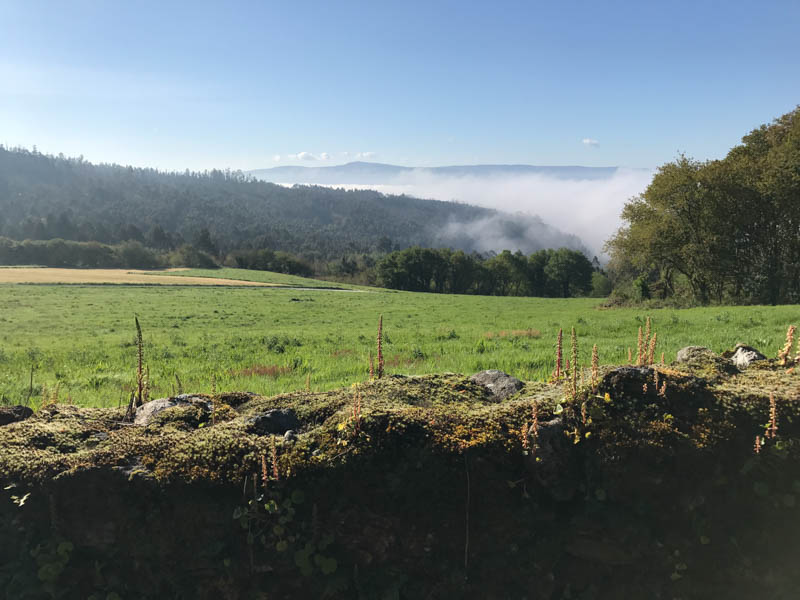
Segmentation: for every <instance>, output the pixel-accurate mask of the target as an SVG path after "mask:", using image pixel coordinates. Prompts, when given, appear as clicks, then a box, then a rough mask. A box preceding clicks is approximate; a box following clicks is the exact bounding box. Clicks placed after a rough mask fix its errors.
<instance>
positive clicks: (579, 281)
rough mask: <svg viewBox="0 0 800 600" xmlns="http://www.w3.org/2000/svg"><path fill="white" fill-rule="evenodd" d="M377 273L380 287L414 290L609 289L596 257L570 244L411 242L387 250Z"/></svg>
mask: <svg viewBox="0 0 800 600" xmlns="http://www.w3.org/2000/svg"><path fill="white" fill-rule="evenodd" d="M376 275H377V281H378V283H379V284H380V285H382V286H384V287H387V288H391V289H398V290H409V291H415V292H436V293H447V294H481V295H494V296H545V297H559V298H569V297H572V296H585V295H589V294H593V295H598V296H605V295H607V294H608V293H609V292H610V291H611V288H610V282H609V280H608V279H607V277H606V276H605V274H604V273H603V272H602V270H601V269H600V264H599V262H598V261H597V259H596V258H595V259H594V261H593V262H592V261H590V260H589V259H588V258H586V256H585V255H584V254H583V253H582V252H578V251H576V250H570V249H569V248H560V249H558V250H539V251H537V252H533V253H531V254H530V255H528V256H526V255H524V254H523V253H522V252H519V251H517V252H511V251H509V250H504V251H503V252H501V253H500V254H497V255H494V256H482V255H480V254H467V253H465V252H463V251H461V250H452V249H449V248H441V249H434V248H420V247H418V246H415V247H412V248H407V249H405V250H398V251H395V252H392V253H390V254H388V255H387V256H386V257H384V258H383V259H382V260H380V261H379V262H378V264H377V266H376Z"/></svg>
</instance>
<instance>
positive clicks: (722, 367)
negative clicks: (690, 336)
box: [675, 346, 739, 375]
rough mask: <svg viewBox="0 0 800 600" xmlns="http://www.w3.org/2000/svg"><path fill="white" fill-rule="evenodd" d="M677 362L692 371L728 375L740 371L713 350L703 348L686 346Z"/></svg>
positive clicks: (679, 353)
mask: <svg viewBox="0 0 800 600" xmlns="http://www.w3.org/2000/svg"><path fill="white" fill-rule="evenodd" d="M675 362H676V363H678V364H683V365H686V366H687V367H689V368H690V369H708V368H709V367H710V368H711V370H713V371H716V372H717V373H727V374H729V375H733V374H735V373H738V372H739V370H738V369H737V368H736V367H735V366H734V364H733V363H732V362H731V361H730V360H729V359H728V358H724V357H722V356H720V355H719V354H717V353H716V352H714V351H713V350H710V349H709V348H705V347H703V346H686V347H685V348H681V349H680V350H678V355H677V356H676V357H675Z"/></svg>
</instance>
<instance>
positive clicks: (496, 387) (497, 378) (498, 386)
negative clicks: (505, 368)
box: [469, 369, 525, 400]
mask: <svg viewBox="0 0 800 600" xmlns="http://www.w3.org/2000/svg"><path fill="white" fill-rule="evenodd" d="M469 380H470V381H471V382H472V383H477V384H479V385H482V386H483V387H485V388H486V389H487V390H489V393H490V394H491V395H492V396H493V397H494V398H495V399H496V400H505V399H506V398H508V397H509V396H513V395H514V394H516V393H517V392H518V391H520V390H521V389H522V388H523V387H525V384H524V383H522V382H521V381H520V380H519V379H517V378H516V377H512V376H511V375H509V374H508V373H503V372H502V371H498V370H497V369H490V370H488V371H481V372H480V373H476V374H475V375H473V376H472V377H470V378H469Z"/></svg>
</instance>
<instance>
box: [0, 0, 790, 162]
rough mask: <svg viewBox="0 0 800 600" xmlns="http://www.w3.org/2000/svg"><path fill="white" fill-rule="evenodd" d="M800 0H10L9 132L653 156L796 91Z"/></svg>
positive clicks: (183, 152) (75, 151)
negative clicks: (65, 0)
mask: <svg viewBox="0 0 800 600" xmlns="http://www.w3.org/2000/svg"><path fill="white" fill-rule="evenodd" d="M798 31H800V2H798V1H797V0H790V1H785V2H784V1H780V0H778V1H774V2H737V1H735V0H729V1H719V2H704V1H697V0H693V1H691V2H683V1H676V2H668V3H667V2H660V3H654V2H641V1H635V2H613V1H607V2H596V1H592V2H568V1H566V2H555V1H553V2H547V3H543V2H532V1H525V2H504V1H492V2H481V3H477V2H468V1H465V0H460V1H458V2H439V1H435V0H427V1H423V2H414V1H403V2H375V1H374V0H372V1H368V2H349V1H347V0H342V1H339V2H330V1H329V0H327V1H324V2H317V1H315V0H302V1H300V0H298V1H296V2H287V1H285V0H283V1H280V2H268V1H260V2H234V1H231V2H226V3H220V2H215V3H210V2H208V3H206V2H199V1H192V2H168V1H159V2H150V1H137V2H122V1H111V0H106V1H100V0H73V1H71V2H69V3H66V2H58V1H47V2H44V1H39V0H2V1H0V143H4V144H6V145H10V146H15V145H22V146H26V147H28V148H30V147H32V146H34V145H36V146H37V148H38V149H39V150H40V151H42V152H47V153H54V154H57V153H64V154H66V155H68V156H78V155H83V156H84V157H85V158H86V159H87V160H90V161H93V162H116V163H120V164H133V165H137V166H151V167H158V168H161V169H168V170H183V169H186V168H188V169H193V170H202V169H210V168H232V169H242V170H248V169H255V168H265V167H270V166H275V165H288V164H301V165H309V166H311V165H314V166H321V165H334V164H341V163H344V162H348V161H351V160H369V161H375V162H386V163H393V164H402V165H409V166H434V165H452V164H487V163H495V164H496V163H517V164H535V165H587V166H623V167H638V168H642V167H643V168H654V167H657V166H658V165H660V164H663V163H664V162H667V161H669V160H672V159H674V158H675V156H676V155H677V154H678V153H679V152H685V153H686V154H688V155H690V156H693V157H695V158H698V159H706V158H716V157H721V156H724V154H725V153H726V152H727V151H728V149H729V148H730V147H731V146H733V145H735V144H736V143H738V141H739V140H740V138H741V136H742V135H744V134H745V133H746V132H748V131H749V130H751V129H753V128H754V127H757V126H759V125H760V124H762V123H766V122H769V121H771V120H772V119H773V118H775V117H777V116H779V115H781V114H784V113H786V112H788V111H790V110H792V109H793V108H794V107H795V106H796V105H797V104H798V103H800V68H799V67H798V62H797V56H798V53H797V46H796V44H797V34H798Z"/></svg>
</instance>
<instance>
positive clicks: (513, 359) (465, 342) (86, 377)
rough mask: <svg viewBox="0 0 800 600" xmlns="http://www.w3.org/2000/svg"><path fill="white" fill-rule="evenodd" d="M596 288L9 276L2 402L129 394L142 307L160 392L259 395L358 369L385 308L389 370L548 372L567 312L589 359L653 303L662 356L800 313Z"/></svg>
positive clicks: (758, 343)
mask: <svg viewBox="0 0 800 600" xmlns="http://www.w3.org/2000/svg"><path fill="white" fill-rule="evenodd" d="M232 271H236V272H232ZM185 273H187V274H191V275H198V272H197V271H185ZM209 273H217V274H218V276H220V277H225V278H229V279H230V278H234V277H235V278H240V279H243V278H261V277H263V278H265V279H266V278H269V277H271V276H273V275H275V274H264V273H262V272H247V271H240V270H232V269H223V270H220V271H210V272H209ZM283 277H286V276H278V277H276V278H275V279H273V280H272V281H269V282H270V283H279V280H281V279H283ZM285 281H286V279H283V281H280V282H281V283H283V282H285ZM312 281H313V280H312ZM314 283H315V285H317V286H327V284H326V282H319V281H316V282H314ZM304 286H305V284H304ZM599 304H600V301H599V300H597V299H588V298H579V299H568V300H560V299H544V298H504V297H487V296H451V295H437V294H419V293H410V292H397V291H389V290H374V291H372V292H365V293H358V292H356V293H354V292H341V291H328V290H309V291H302V290H296V289H285V288H284V289H282V288H278V287H274V288H268V287H261V288H243V287H230V288H223V287H207V286H206V287H202V286H196V287H195V286H141V287H140V286H132V285H125V286H113V285H103V286H90V285H86V286H83V285H69V286H59V285H0V402H2V403H6V404H17V403H23V404H25V403H30V404H31V405H34V406H38V404H39V402H40V401H41V396H42V392H43V389H45V388H47V389H51V390H52V389H54V388H55V387H56V386H58V389H59V390H60V392H59V398H60V400H61V401H67V400H68V399H69V400H71V401H73V402H75V403H77V404H82V405H91V406H117V405H122V406H124V405H125V404H126V403H127V401H128V399H129V398H130V393H131V391H132V390H134V389H135V388H136V329H135V326H134V315H138V317H139V321H140V322H141V325H142V331H143V335H144V361H145V363H146V365H147V366H148V367H149V372H150V382H149V385H150V390H151V391H150V397H151V398H158V397H163V396H168V395H171V394H174V393H176V392H177V380H176V375H177V376H178V377H179V379H180V382H181V384H182V389H183V391H185V392H210V391H211V386H212V377H213V378H214V380H215V384H216V389H217V391H219V392H224V391H252V392H256V393H258V394H265V395H272V394H278V393H282V392H289V391H294V390H301V389H305V387H306V383H307V378H309V379H310V387H311V389H312V390H315V391H322V390H328V389H333V388H337V387H341V386H345V385H348V384H350V383H353V382H356V381H364V380H365V379H367V378H368V373H369V352H370V351H372V352H373V353H374V352H375V336H376V331H377V324H378V317H379V315H383V324H384V335H385V338H384V348H383V352H384V356H385V360H386V372H387V373H388V374H392V373H402V374H423V373H432V372H458V373H465V374H470V373H474V372H477V371H480V370H483V369H490V368H497V369H502V370H504V371H506V372H508V373H511V374H513V375H515V376H517V377H519V378H520V379H523V380H544V379H546V378H547V377H548V376H549V374H550V373H551V372H552V371H553V370H554V367H555V344H556V335H557V333H558V330H559V328H563V329H564V331H565V332H569V330H570V328H571V327H572V326H574V327H575V328H576V331H577V334H578V339H579V342H580V364H581V365H583V366H588V365H589V364H590V361H591V348H592V345H593V344H597V347H598V351H599V359H600V363H601V364H610V363H613V364H625V363H627V362H628V348H632V349H633V354H634V356H635V355H636V336H637V331H638V328H639V327H640V326H643V325H644V323H645V319H646V317H647V316H650V317H652V320H653V328H654V330H655V331H657V332H658V349H657V350H656V356H659V357H660V355H661V352H662V351H664V352H665V353H666V359H667V361H668V362H669V361H671V360H673V359H674V358H675V353H676V351H677V350H678V349H680V348H681V347H683V346H686V345H690V344H696V345H703V346H708V347H710V348H712V349H713V350H715V351H717V352H721V351H723V350H725V349H728V348H731V347H733V346H734V345H735V344H736V343H737V342H745V343H748V344H751V345H753V346H755V347H757V348H758V349H760V350H761V351H762V352H764V353H765V354H766V355H768V356H775V355H776V354H777V352H778V350H780V348H781V347H782V346H783V343H784V338H785V333H786V327H787V326H788V325H789V324H790V323H799V322H800V306H777V307H771V306H751V307H707V308H693V309H682V310H677V309H658V310H648V311H643V310H639V309H602V308H600V307H599ZM31 368H33V371H34V377H33V388H32V390H31V389H30V388H29V386H30V373H31Z"/></svg>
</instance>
